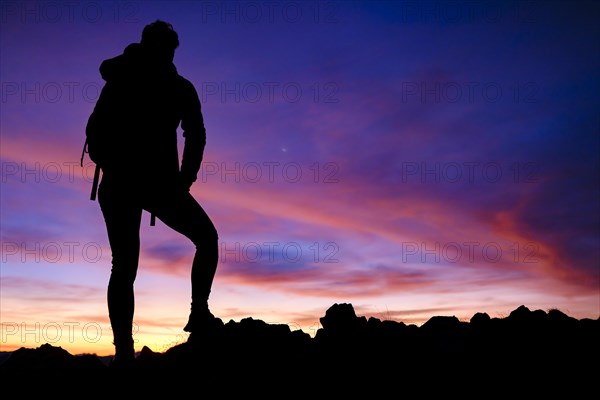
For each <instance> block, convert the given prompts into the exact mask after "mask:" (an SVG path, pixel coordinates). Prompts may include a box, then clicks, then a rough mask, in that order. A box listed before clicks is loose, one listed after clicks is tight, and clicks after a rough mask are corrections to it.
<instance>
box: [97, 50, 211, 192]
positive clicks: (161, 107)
mask: <svg viewBox="0 0 600 400" xmlns="http://www.w3.org/2000/svg"><path fill="white" fill-rule="evenodd" d="M100 74H101V76H102V78H103V79H104V80H105V81H106V83H105V85H104V87H103V88H102V91H101V93H100V96H99V98H98V101H97V102H96V105H95V107H94V110H93V112H92V114H91V115H90V117H89V119H88V123H87V125H86V140H87V146H88V147H87V149H88V152H89V156H90V158H91V159H92V161H94V162H95V163H96V164H97V165H98V166H100V167H101V168H102V172H103V179H105V178H107V177H108V178H110V179H113V180H118V181H122V182H124V183H127V184H128V185H130V187H132V188H148V187H154V188H157V189H158V190H161V189H164V188H165V187H168V186H172V185H174V184H183V185H184V186H186V187H187V189H189V187H190V186H191V184H192V183H193V182H194V181H196V179H197V174H198V171H199V169H200V165H201V163H202V158H203V154H204V148H205V145H206V130H205V127H204V119H203V116H202V111H201V105H200V100H199V98H198V94H197V92H196V89H195V88H194V86H193V84H192V83H191V82H190V81H188V80H187V79H185V78H184V77H182V76H181V75H179V74H178V72H177V69H176V68H175V65H174V64H173V63H172V62H165V61H162V62H159V61H157V60H156V59H154V58H153V57H152V55H151V54H148V53H147V52H146V51H145V49H144V48H143V47H142V45H141V44H139V43H132V44H130V45H129V46H127V47H126V48H125V50H124V52H123V53H122V54H120V55H118V56H116V57H114V58H110V59H107V60H104V61H103V62H102V63H101V65H100ZM178 127H181V130H182V131H183V138H184V145H183V154H182V159H181V165H180V163H179V152H178V144H177V129H178Z"/></svg>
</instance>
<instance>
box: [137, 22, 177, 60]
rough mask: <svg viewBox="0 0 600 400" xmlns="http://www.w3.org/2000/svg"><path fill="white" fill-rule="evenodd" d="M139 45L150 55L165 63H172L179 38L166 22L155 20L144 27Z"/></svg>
mask: <svg viewBox="0 0 600 400" xmlns="http://www.w3.org/2000/svg"><path fill="white" fill-rule="evenodd" d="M141 44H142V46H143V47H144V48H146V49H147V50H148V51H149V52H150V53H151V54H152V55H154V56H156V57H157V58H158V59H161V60H165V61H173V57H175V49H176V48H177V47H179V36H178V35H177V32H175V30H173V26H172V25H171V24H169V23H168V22H165V21H161V20H156V21H154V22H152V23H151V24H148V25H146V26H145V27H144V30H143V31H142V41H141Z"/></svg>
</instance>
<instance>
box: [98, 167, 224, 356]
mask: <svg viewBox="0 0 600 400" xmlns="http://www.w3.org/2000/svg"><path fill="white" fill-rule="evenodd" d="M135 187H137V186H134V185H131V184H130V183H129V184H128V183H123V182H118V181H115V180H111V179H110V178H108V179H107V178H106V177H105V176H104V177H103V179H102V182H101V183H100V186H99V189H98V202H99V203H100V208H101V210H102V214H103V216H104V221H105V223H106V230H107V233H108V241H109V244H110V248H111V251H112V269H111V274H110V280H109V283H108V291H107V300H108V313H109V318H110V323H111V327H112V329H113V335H114V340H115V345H119V343H123V344H125V345H126V344H127V343H130V342H131V340H132V328H133V326H132V325H133V315H134V307H135V300H134V290H133V285H134V281H135V278H136V275H137V270H138V262H139V254H140V223H141V219H142V211H143V210H146V211H149V212H152V213H153V214H154V215H155V216H156V218H158V219H160V220H161V221H162V222H163V223H165V224H166V225H167V226H169V227H170V228H171V229H173V230H175V231H177V232H179V233H181V234H182V235H184V236H185V237H187V238H188V239H190V240H191V241H192V243H193V244H194V245H195V246H196V253H195V255H194V259H193V262H192V271H191V286H192V289H191V297H192V304H193V303H194V302H198V303H199V304H202V303H204V302H207V301H208V297H209V295H210V291H211V286H212V283H213V279H214V276H215V272H216V269H217V263H218V258H219V255H218V252H219V251H218V235H217V230H216V229H215V226H214V224H213V223H212V221H211V219H210V218H209V217H208V215H207V214H206V212H205V211H204V209H203V208H202V207H201V206H200V204H198V202H197V201H196V200H195V199H194V197H193V196H192V195H191V194H190V193H189V191H186V190H183V189H181V188H175V187H174V186H171V187H167V188H162V190H156V191H153V192H144V191H143V190H136V189H135Z"/></svg>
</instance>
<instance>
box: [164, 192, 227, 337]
mask: <svg viewBox="0 0 600 400" xmlns="http://www.w3.org/2000/svg"><path fill="white" fill-rule="evenodd" d="M155 213H156V216H157V217H158V218H159V219H160V220H161V221H163V222H164V223H165V224H166V225H167V226H169V227H170V228H172V229H174V230H175V231H177V232H179V233H181V234H182V235H184V236H186V237H187V238H189V239H190V240H191V241H192V243H193V244H194V245H195V246H196V252H195V254H194V260H193V262H192V271H191V285H192V290H191V292H192V293H191V297H192V305H191V309H192V311H191V314H190V320H189V321H188V324H187V325H186V327H185V328H184V330H185V331H187V332H191V331H193V330H194V328H195V325H196V326H197V327H201V326H202V325H204V324H206V323H207V320H212V319H214V316H213V315H212V313H210V311H209V308H208V299H209V297H210V293H211V289H212V285H213V281H214V278H215V273H216V270H217V265H218V262H219V243H218V240H219V237H218V233H217V230H216V228H215V226H214V224H213V222H212V221H211V219H210V218H209V216H208V215H207V214H206V212H205V211H204V209H203V208H202V207H201V206H200V204H198V202H197V201H196V200H195V199H194V197H193V196H192V195H191V194H190V193H187V192H186V193H185V194H183V195H174V196H173V197H172V198H170V199H168V200H164V201H162V202H161V204H160V205H159V206H158V207H157V209H156V210H155Z"/></svg>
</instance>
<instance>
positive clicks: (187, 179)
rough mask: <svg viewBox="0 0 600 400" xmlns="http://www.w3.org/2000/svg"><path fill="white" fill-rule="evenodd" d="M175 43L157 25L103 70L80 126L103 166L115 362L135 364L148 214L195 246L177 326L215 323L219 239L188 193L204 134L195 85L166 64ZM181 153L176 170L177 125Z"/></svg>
mask: <svg viewBox="0 0 600 400" xmlns="http://www.w3.org/2000/svg"><path fill="white" fill-rule="evenodd" d="M178 46H179V38H178V35H177V33H176V32H175V31H174V30H173V27H172V26H171V25H170V24H168V23H166V22H164V21H160V20H157V21H156V22H154V23H151V24H149V25H147V26H146V27H145V28H144V30H143V32H142V39H141V42H140V43H132V44H130V45H128V46H127V47H126V48H125V50H124V52H123V54H121V55H119V56H117V57H114V58H111V59H107V60H105V61H104V62H102V64H101V66H100V73H101V75H102V78H103V79H104V80H105V81H106V84H105V86H104V88H103V89H102V92H101V94H100V97H99V98H98V101H97V103H96V106H95V108H94V111H93V113H92V114H91V116H90V118H89V121H88V123H87V127H86V138H87V145H88V151H89V155H90V158H91V159H92V160H93V161H94V162H95V163H96V164H97V165H99V166H100V167H101V168H102V180H101V182H100V185H99V189H98V201H99V203H100V207H101V210H102V214H103V216H104V220H105V222H106V229H107V233H108V239H109V243H110V247H111V251H112V269H111V275H110V280H109V283H108V293H107V300H108V311H109V317H110V323H111V326H112V330H113V335H114V336H113V337H114V345H115V358H114V360H113V362H114V364H115V365H129V364H130V363H132V362H133V361H134V346H133V338H132V323H133V315H134V281H135V278H136V273H137V269H138V260H139V252H140V237H139V230H140V222H141V217H142V210H146V211H148V212H150V213H152V214H153V215H155V216H156V217H158V218H159V219H160V220H161V221H163V222H164V223H165V224H166V225H167V226H169V227H170V228H172V229H174V230H175V231H177V232H179V233H181V234H183V235H185V236H186V237H187V238H189V239H190V240H191V241H192V242H193V244H194V245H195V246H196V254H195V256H194V260H193V263H192V271H191V298H192V302H191V313H190V317H189V320H188V323H187V325H186V326H185V327H184V330H185V331H187V332H194V331H198V330H200V329H203V328H204V327H205V326H207V325H209V324H210V323H211V322H212V321H214V316H213V315H212V313H211V312H210V311H209V307H208V298H209V294H210V291H211V286H212V283H213V278H214V275H215V272H216V268H217V263H218V243H217V241H218V236H217V231H216V229H215V227H214V225H213V223H212V222H211V220H210V218H209V217H208V216H207V214H206V213H205V212H204V210H203V209H202V207H201V206H200V205H199V204H198V202H197V201H196V200H195V199H194V197H192V195H191V194H190V192H189V190H190V187H191V185H192V183H193V182H194V181H195V180H196V177H197V173H198V171H199V169H200V164H201V162H202V157H203V153H204V147H205V144H206V131H205V128H204V120H203V116H202V112H201V109H200V101H199V99H198V94H197V92H196V89H195V88H194V86H193V85H192V83H190V82H189V81H188V80H186V79H185V78H183V77H182V76H180V75H179V74H178V73H177V70H176V68H175V65H174V64H173V57H174V55H175V49H176V48H177V47H178ZM179 126H181V129H182V131H183V137H184V140H185V142H184V149H183V154H182V159H181V166H180V164H179V154H178V147H177V128H178V127H179Z"/></svg>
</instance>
